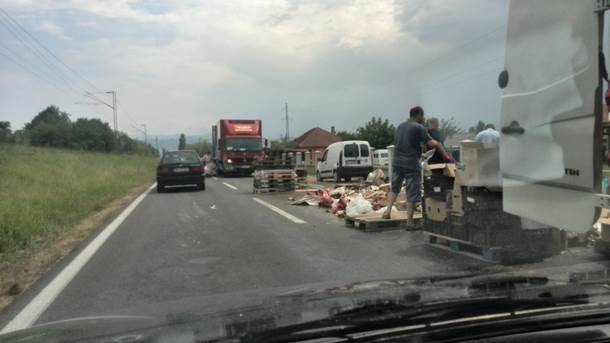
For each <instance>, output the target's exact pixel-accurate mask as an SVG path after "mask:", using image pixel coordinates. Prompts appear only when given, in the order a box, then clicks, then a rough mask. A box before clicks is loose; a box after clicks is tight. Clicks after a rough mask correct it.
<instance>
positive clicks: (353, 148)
mask: <svg viewBox="0 0 610 343" xmlns="http://www.w3.org/2000/svg"><path fill="white" fill-rule="evenodd" d="M343 156H345V157H358V145H357V144H348V145H346V146H345V147H344V148H343ZM367 156H368V150H367Z"/></svg>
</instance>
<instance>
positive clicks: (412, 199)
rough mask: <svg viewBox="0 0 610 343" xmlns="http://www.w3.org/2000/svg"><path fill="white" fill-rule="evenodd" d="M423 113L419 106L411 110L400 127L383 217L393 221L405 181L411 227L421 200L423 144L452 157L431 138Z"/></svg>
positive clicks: (447, 157)
mask: <svg viewBox="0 0 610 343" xmlns="http://www.w3.org/2000/svg"><path fill="white" fill-rule="evenodd" d="M423 122H424V110H423V109H422V108H421V107H420V106H416V107H413V108H412V109H411V110H410V111H409V120H407V121H406V122H404V123H402V124H400V125H398V128H397V129H396V138H395V143H394V145H395V146H396V148H395V151H394V159H393V160H392V184H391V190H390V193H389V195H388V207H387V209H386V211H385V213H384V214H383V217H382V218H384V219H390V217H391V212H392V207H393V206H394V202H395V201H396V196H397V195H398V193H400V188H401V187H402V183H403V181H405V182H406V192H407V218H408V223H407V224H408V225H409V226H410V227H414V224H415V223H414V221H413V212H414V211H415V206H416V205H417V203H419V202H420V201H421V179H422V174H421V155H422V144H426V145H428V146H429V147H431V148H435V149H436V150H437V151H438V152H439V153H440V154H441V155H442V156H443V157H444V158H445V159H446V160H449V161H451V160H452V158H451V156H450V155H448V154H447V151H445V148H444V147H443V145H442V144H441V143H439V142H438V141H436V140H434V139H432V138H431V137H430V135H429V134H428V130H426V128H425V127H424V126H423V125H422V123H423Z"/></svg>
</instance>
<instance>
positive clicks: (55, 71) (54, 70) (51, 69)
mask: <svg viewBox="0 0 610 343" xmlns="http://www.w3.org/2000/svg"><path fill="white" fill-rule="evenodd" d="M9 19H10V18H9ZM0 23H1V24H2V25H3V26H4V27H6V29H7V30H8V31H9V33H10V34H11V35H12V36H13V37H15V38H16V39H17V40H18V41H19V42H20V43H21V44H22V45H23V46H24V47H26V48H29V50H31V51H32V52H33V53H34V54H33V55H32V56H35V57H38V59H39V60H41V61H42V62H43V64H44V65H46V67H47V68H48V75H50V76H51V77H52V78H53V77H54V78H56V80H59V81H60V82H62V83H64V84H65V85H66V87H67V88H70V89H71V90H72V91H74V92H76V93H77V94H78V93H79V91H78V90H77V89H76V88H75V87H74V86H73V85H72V84H71V82H70V81H69V80H68V79H67V78H66V77H64V72H62V71H61V70H60V69H59V68H58V66H57V65H55V64H54V63H53V62H52V61H50V60H49V59H48V58H47V57H46V56H45V54H44V52H43V51H42V50H41V49H39V48H37V47H36V46H35V45H33V44H32V43H31V42H29V41H28V39H27V36H25V35H23V34H22V33H20V32H19V31H18V30H17V29H15V28H14V26H15V25H14V24H11V22H10V21H6V19H5V18H3V17H1V16H0ZM11 25H12V26H11ZM6 49H7V50H10V49H9V48H8V47H6ZM43 70H44V69H43Z"/></svg>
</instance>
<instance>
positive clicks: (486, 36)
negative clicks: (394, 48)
mask: <svg viewBox="0 0 610 343" xmlns="http://www.w3.org/2000/svg"><path fill="white" fill-rule="evenodd" d="M506 25H507V24H503V25H500V26H498V27H496V28H494V29H493V30H491V31H487V32H486V33H484V34H482V35H479V36H477V37H475V38H473V39H470V40H468V41H466V42H464V43H462V44H460V45H458V46H457V47H455V48H453V49H450V50H449V51H446V52H445V53H444V54H441V55H439V56H437V57H435V58H433V59H431V60H427V61H426V62H424V63H422V64H419V65H417V66H414V67H411V68H410V69H409V70H407V71H408V72H410V71H413V70H415V69H421V68H422V67H425V66H428V65H430V64H432V63H435V62H438V61H440V60H442V59H443V58H445V57H447V56H449V55H451V54H453V53H455V52H458V51H460V50H462V49H465V48H467V47H469V46H470V45H472V44H474V43H475V42H478V41H480V40H485V39H487V38H489V37H492V36H493V35H494V34H495V33H497V32H499V31H500V30H502V29H504V28H505V27H506Z"/></svg>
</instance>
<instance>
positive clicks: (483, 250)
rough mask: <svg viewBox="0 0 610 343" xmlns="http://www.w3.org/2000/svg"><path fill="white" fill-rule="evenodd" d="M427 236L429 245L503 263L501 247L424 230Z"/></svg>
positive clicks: (485, 260) (491, 261)
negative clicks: (479, 243)
mask: <svg viewBox="0 0 610 343" xmlns="http://www.w3.org/2000/svg"><path fill="white" fill-rule="evenodd" d="M424 234H426V235H427V236H428V243H429V245H430V246H433V247H436V248H440V249H444V250H447V251H451V252H452V253H458V254H460V255H464V256H468V257H472V258H475V259H477V260H480V261H484V262H488V263H503V250H504V249H503V248H502V247H490V246H483V245H477V244H473V243H472V242H468V241H464V240H461V239H457V238H453V237H448V236H444V235H440V234H436V233H432V232H429V231H424Z"/></svg>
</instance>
